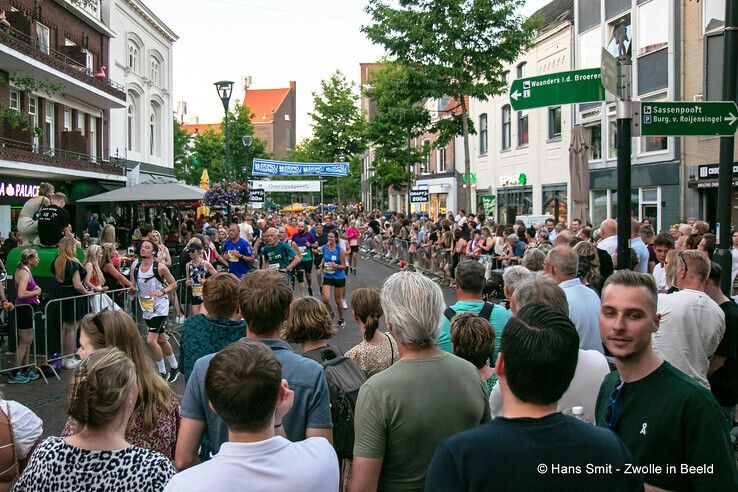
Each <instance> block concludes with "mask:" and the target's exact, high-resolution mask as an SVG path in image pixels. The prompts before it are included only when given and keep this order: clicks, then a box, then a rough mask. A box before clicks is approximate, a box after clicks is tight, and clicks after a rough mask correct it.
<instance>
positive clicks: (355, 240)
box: [349, 239, 359, 246]
mask: <svg viewBox="0 0 738 492" xmlns="http://www.w3.org/2000/svg"><path fill="white" fill-rule="evenodd" d="M358 245H359V240H358V239H351V240H350V241H349V246H358Z"/></svg>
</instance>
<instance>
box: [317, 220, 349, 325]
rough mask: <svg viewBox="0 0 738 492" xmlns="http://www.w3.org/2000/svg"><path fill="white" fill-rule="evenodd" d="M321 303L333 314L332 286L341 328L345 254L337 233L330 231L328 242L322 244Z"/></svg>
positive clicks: (344, 285)
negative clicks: (331, 301)
mask: <svg viewBox="0 0 738 492" xmlns="http://www.w3.org/2000/svg"><path fill="white" fill-rule="evenodd" d="M320 268H321V270H323V288H322V294H323V303H325V305H326V307H327V308H328V311H330V312H331V316H333V310H332V309H331V304H330V299H331V287H333V296H334V300H335V301H336V311H338V327H339V328H343V327H345V326H346V322H345V321H344V319H343V293H344V290H345V289H346V269H347V268H348V267H347V266H346V254H345V252H344V251H343V250H342V249H341V247H340V246H339V245H338V233H337V232H336V231H331V232H329V233H328V244H326V245H325V246H323V263H322V264H321V267H320Z"/></svg>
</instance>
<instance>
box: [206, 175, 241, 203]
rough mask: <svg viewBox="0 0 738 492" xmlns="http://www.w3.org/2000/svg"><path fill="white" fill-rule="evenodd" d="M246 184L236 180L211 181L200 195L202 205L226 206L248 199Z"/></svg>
mask: <svg viewBox="0 0 738 492" xmlns="http://www.w3.org/2000/svg"><path fill="white" fill-rule="evenodd" d="M247 190H248V185H247V184H246V183H239V182H237V181H233V182H229V181H225V180H223V181H219V182H216V183H213V185H212V186H211V187H210V189H209V190H208V191H206V192H205V195H203V197H202V203H203V205H206V206H208V207H227V206H228V205H241V204H243V203H246V201H247V200H248V191H247Z"/></svg>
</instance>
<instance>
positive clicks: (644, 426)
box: [640, 422, 648, 436]
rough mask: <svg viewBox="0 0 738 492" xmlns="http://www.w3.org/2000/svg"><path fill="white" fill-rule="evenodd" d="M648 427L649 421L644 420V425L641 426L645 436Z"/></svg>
mask: <svg viewBox="0 0 738 492" xmlns="http://www.w3.org/2000/svg"><path fill="white" fill-rule="evenodd" d="M646 427H648V423H647V422H643V426H642V427H641V432H640V433H641V434H643V435H644V436H645V435H646Z"/></svg>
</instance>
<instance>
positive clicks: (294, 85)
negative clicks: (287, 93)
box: [290, 80, 297, 92]
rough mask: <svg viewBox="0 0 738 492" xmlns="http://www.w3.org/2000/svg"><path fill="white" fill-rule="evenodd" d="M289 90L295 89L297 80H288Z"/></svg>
mask: <svg viewBox="0 0 738 492" xmlns="http://www.w3.org/2000/svg"><path fill="white" fill-rule="evenodd" d="M290 90H291V91H292V92H294V91H296V90H297V82H295V81H294V80H290Z"/></svg>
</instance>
